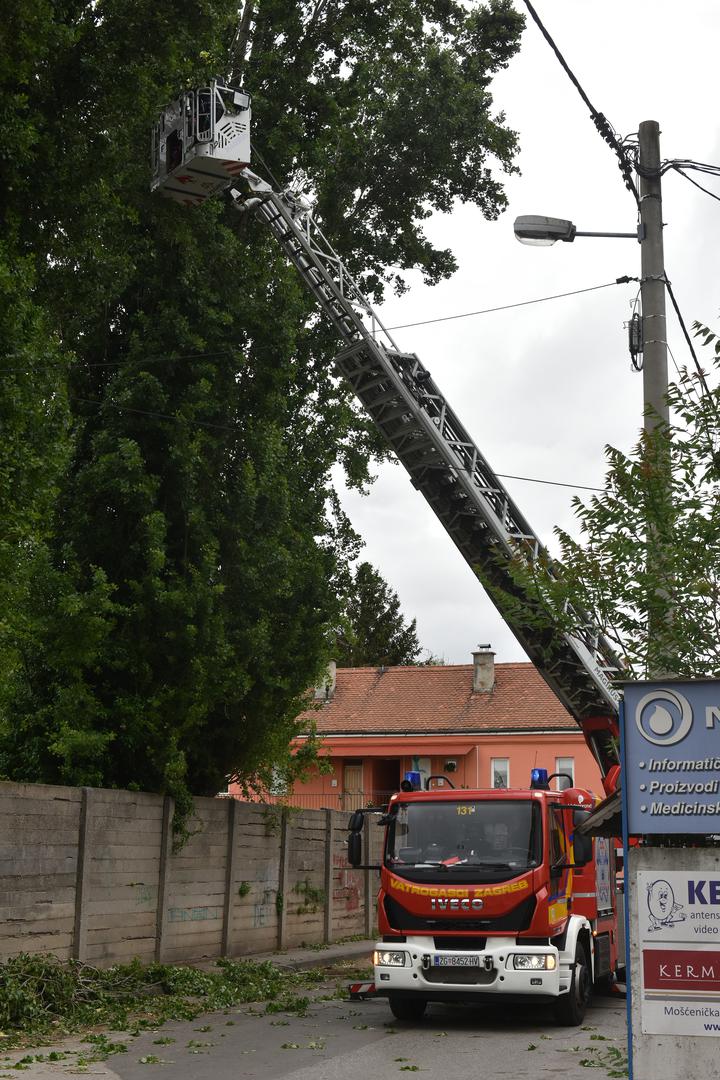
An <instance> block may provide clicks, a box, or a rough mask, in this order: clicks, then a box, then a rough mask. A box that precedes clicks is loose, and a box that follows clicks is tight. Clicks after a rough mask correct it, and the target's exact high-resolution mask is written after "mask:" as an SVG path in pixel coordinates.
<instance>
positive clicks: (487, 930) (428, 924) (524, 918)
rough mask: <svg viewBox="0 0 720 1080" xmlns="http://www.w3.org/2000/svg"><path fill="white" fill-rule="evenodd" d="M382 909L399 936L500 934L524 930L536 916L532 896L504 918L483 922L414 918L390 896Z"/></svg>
mask: <svg viewBox="0 0 720 1080" xmlns="http://www.w3.org/2000/svg"><path fill="white" fill-rule="evenodd" d="M384 905H385V914H386V915H387V919H388V922H389V923H390V926H391V927H392V928H393V930H396V931H398V932H400V933H403V932H408V931H411V930H420V931H422V932H423V933H426V934H436V933H439V932H440V931H442V930H449V931H451V932H453V933H456V934H457V933H467V932H468V931H475V932H477V933H482V934H486V935H491V934H493V933H495V932H496V931H500V930H527V929H528V927H529V926H530V923H531V922H532V917H533V915H534V914H535V897H534V896H529V897H528V898H527V900H523V902H522V903H521V904H518V905H517V907H514V908H513V909H512V911H507V912H505V914H504V915H498V916H497V917H495V918H491V917H486V918H484V919H482V918H477V917H474V918H469V919H465V918H461V917H457V916H456V917H455V918H448V917H447V916H446V917H438V916H436V915H432V916H423V915H413V914H412V912H410V911H407V910H406V909H405V908H404V907H403V906H402V904H398V902H397V900H393V898H392V897H391V896H386V897H385V899H384Z"/></svg>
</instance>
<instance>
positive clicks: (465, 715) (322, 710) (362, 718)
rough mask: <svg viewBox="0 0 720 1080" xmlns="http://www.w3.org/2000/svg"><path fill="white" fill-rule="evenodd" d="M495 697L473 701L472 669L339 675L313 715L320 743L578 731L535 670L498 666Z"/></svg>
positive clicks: (345, 671)
mask: <svg viewBox="0 0 720 1080" xmlns="http://www.w3.org/2000/svg"><path fill="white" fill-rule="evenodd" d="M495 679H496V684H495V689H494V690H492V691H491V692H487V691H486V692H480V693H473V688H472V685H473V665H472V664H445V665H437V666H432V667H391V668H385V670H384V671H383V670H382V669H381V668H338V671H337V684H336V687H335V693H334V696H333V697H332V699H331V700H330V701H327V702H324V703H322V704H321V705H320V706H319V708H318V707H315V708H310V709H308V710H307V711H306V712H305V713H303V714H302V716H301V720H303V719H307V721H308V722H309V721H310V720H311V719H312V720H314V721H315V722H316V724H317V729H318V733H319V734H321V735H363V734H388V735H400V734H404V733H408V734H410V733H413V734H415V733H420V732H422V733H425V734H433V733H435V732H451V731H453V732H459V733H462V734H465V733H468V734H469V733H471V732H486V733H487V732H505V731H507V732H509V731H545V732H549V731H577V730H578V727H577V724H576V723H575V721H574V720H573V718H572V717H571V716H570V714H569V713H568V712H566V710H565V709H564V708H563V706H562V705H561V704H560V703H559V701H558V700H557V698H556V697H555V695H554V694H553V693H552V691H551V690H550V689H549V688H548V686H547V685H546V684H545V682H544V681H543V680H542V678H541V677H540V675H538V673H537V671H536V670H535V668H534V667H533V665H532V664H496V665H495Z"/></svg>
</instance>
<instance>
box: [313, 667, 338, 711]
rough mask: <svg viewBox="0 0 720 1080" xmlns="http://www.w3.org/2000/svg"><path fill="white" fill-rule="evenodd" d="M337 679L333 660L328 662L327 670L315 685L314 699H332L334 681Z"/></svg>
mask: <svg viewBox="0 0 720 1080" xmlns="http://www.w3.org/2000/svg"><path fill="white" fill-rule="evenodd" d="M336 681H337V663H336V662H335V660H330V661H329V662H328V666H327V671H326V672H325V676H324V678H323V679H322V680H321V681H320V683H319V684H318V685H317V686H316V687H315V700H316V701H332V699H333V696H334V694H335V683H336Z"/></svg>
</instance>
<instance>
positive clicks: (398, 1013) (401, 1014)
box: [388, 994, 427, 1020]
mask: <svg viewBox="0 0 720 1080" xmlns="http://www.w3.org/2000/svg"><path fill="white" fill-rule="evenodd" d="M388 1004H389V1005H390V1012H391V1013H392V1014H393V1016H394V1017H395V1019H396V1020H422V1018H423V1016H424V1015H425V1009H426V1008H427V1001H423V999H422V998H402V997H396V996H395V995H394V994H391V995H390V997H389V999H388Z"/></svg>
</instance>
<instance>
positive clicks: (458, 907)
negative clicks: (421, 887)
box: [430, 897, 483, 911]
mask: <svg viewBox="0 0 720 1080" xmlns="http://www.w3.org/2000/svg"><path fill="white" fill-rule="evenodd" d="M482 906H483V902H482V900H481V899H480V897H477V898H476V899H475V900H468V899H467V898H464V899H462V900H457V899H454V900H443V899H437V898H436V897H433V899H432V900H431V901H430V907H431V908H432V910H433V911H480V909H481V908H482Z"/></svg>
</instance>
